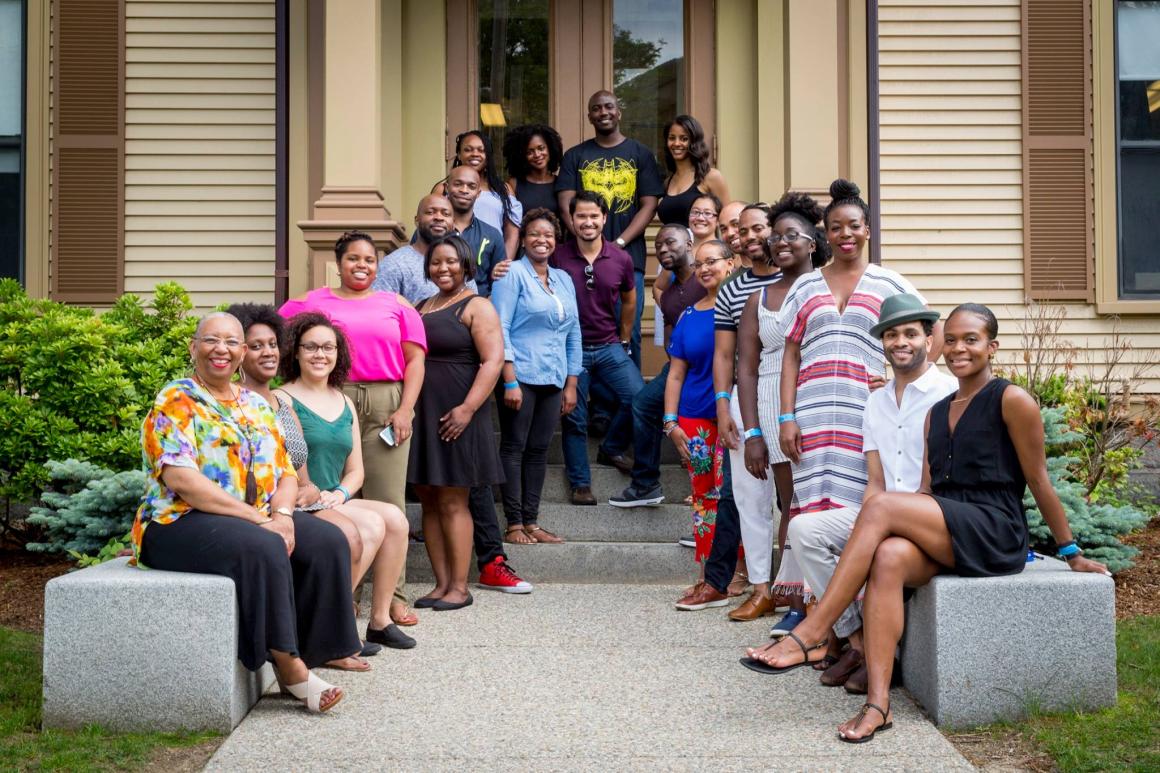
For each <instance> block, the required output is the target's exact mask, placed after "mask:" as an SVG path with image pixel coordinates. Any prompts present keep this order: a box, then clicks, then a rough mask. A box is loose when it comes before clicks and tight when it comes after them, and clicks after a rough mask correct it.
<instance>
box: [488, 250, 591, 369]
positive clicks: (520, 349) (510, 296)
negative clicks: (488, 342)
mask: <svg viewBox="0 0 1160 773" xmlns="http://www.w3.org/2000/svg"><path fill="white" fill-rule="evenodd" d="M548 286H549V287H551V289H552V292H550V293H549V292H548V290H547V289H545V287H544V284H543V282H541V281H540V278H539V277H538V276H537V275H536V271H535V269H533V268H532V266H531V263H530V261H529V259H527V258H523V259H521V260H517V261H513V262H512V267H511V270H510V271H509V272H508V274H507V276H505V277H504V278H503V279H501V280H499V281H498V282H496V283H495V284H494V285H492V290H491V302H492V303H493V304H495V310H496V311H497V312H499V323H500V326H501V327H502V328H503V358H504V360H506V361H508V362H511V363H512V364H513V365H514V366H515V369H516V379H517V380H519V381H520V382H521V383H524V384H538V385H547V384H553V385H555V386H558V387H563V386H564V381H565V379H566V378H567V377H568V376H579V375H580V371H581V369H582V357H583V352H582V350H581V344H580V312H579V311H578V309H577V308H576V289H575V287H574V286H573V285H572V278H571V277H570V276H568V275H567V274H566V273H564V272H563V271H561V270H560V269H558V268H551V267H549V268H548Z"/></svg>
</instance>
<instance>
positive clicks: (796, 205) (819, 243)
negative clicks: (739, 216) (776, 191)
mask: <svg viewBox="0 0 1160 773" xmlns="http://www.w3.org/2000/svg"><path fill="white" fill-rule="evenodd" d="M783 217H792V218H794V219H795V220H797V221H798V224H799V225H800V226H801V228H802V231H803V233H805V234H806V235H807V236H809V237H811V238H812V239H813V240H814V256H813V261H812V262H813V266H814V268H818V267H819V266H824V265H826V263H827V262H829V260H830V243H829V242H828V241H826V234H825V232H824V231H823V230H822V229H821V228H820V227H819V226H818V223H820V222H821V221H822V206H821V205H820V204H818V202H817V200H816V199H814V197H813V196H810V195H809V194H808V193H797V192H795V191H787V192H786V193H785V195H783V196H782V197H781V198H780V199H778V200H777V203H776V204H774V205H773V207H772V208H771V209H770V213H769V226H770V228H772V227H773V226H775V225H777V221H779V220H781V219H782V218H783ZM766 251H767V252H768V251H769V244H768V242H767V243H766Z"/></svg>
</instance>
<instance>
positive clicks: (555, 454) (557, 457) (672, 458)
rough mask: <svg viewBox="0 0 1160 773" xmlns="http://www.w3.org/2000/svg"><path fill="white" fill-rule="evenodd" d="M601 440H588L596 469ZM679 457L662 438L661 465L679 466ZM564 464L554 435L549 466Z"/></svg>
mask: <svg viewBox="0 0 1160 773" xmlns="http://www.w3.org/2000/svg"><path fill="white" fill-rule="evenodd" d="M495 442H496V447H497V448H498V447H499V433H496V438H495ZM600 443H601V439H600V438H591V437H590V438H588V462H589V464H591V465H592V467H593V468H594V469H595V467H596V466H597V465H596V451H597V450H598V449H599V448H600ZM632 454H633V451H632V447H631V445H630V446H629V448H628V449H627V450H626V451H625V455H626V456H628V457H629V458H632ZM678 460H679V457H678V456H677V449H676V447H675V446H674V445H673V444H672V442H671V441H670V440H669V439H668V438H666V437H663V436H662V437H661V464H662V465H664V464H677V462H678ZM563 463H564V447H563V445H562V441H561V435H560V433H559V432H557V433H556V434H554V435H552V441H551V442H550V443H549V444H548V464H563Z"/></svg>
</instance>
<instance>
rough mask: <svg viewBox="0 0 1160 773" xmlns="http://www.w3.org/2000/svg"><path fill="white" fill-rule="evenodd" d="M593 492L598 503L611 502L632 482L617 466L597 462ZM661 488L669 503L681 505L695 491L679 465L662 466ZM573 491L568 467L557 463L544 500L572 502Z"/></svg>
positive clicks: (547, 480)
mask: <svg viewBox="0 0 1160 773" xmlns="http://www.w3.org/2000/svg"><path fill="white" fill-rule="evenodd" d="M591 470H592V493H593V494H595V495H596V500H597V501H598V502H607V501H608V498H609V497H611V496H615V495H617V494H619V493H620V492H621V491H623V490H624V488H625V487H626V486H627V485H628V484H629V483H630V482H631V481H632V479H631V478H630V477H629V476H627V475H625V474H624V473H622V472H621V471H620V470H617V469H616V468H614V467H605V466H603V465H600V464H595V463H593V464H592V466H591ZM661 488H662V489H663V490H664V492H665V502H666V503H669V504H679V503H680V502H682V501H683V500H684V498H685V497H687V496H688V495H689V492H690V491H691V490H692V489H691V488H690V487H689V473H688V471H687V470H685V469H684V468H683V467H678V466H676V465H661ZM571 496H572V489H571V487H570V486H569V485H568V476H567V475H565V474H564V465H562V464H553V465H549V466H548V475H547V477H545V478H544V492H543V494H542V498H543V501H544V502H545V503H547V502H559V503H561V504H568V503H570V502H571V501H572V500H571Z"/></svg>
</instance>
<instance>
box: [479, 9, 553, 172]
mask: <svg viewBox="0 0 1160 773" xmlns="http://www.w3.org/2000/svg"><path fill="white" fill-rule="evenodd" d="M548 2H549V0H478V3H477V7H478V9H479V111H480V118H479V127H478V128H481V129H483V130H484V131H485V132H486V133H487V135H488V137H489V138H490V139H491V143H492V147H493V148H495V153H496V154H497V155H498V154H499V149H500V148H502V147H503V140H504V137H505V136H506V135H507V130H508V129H509V128H511V127H513V126H519V125H520V124H525V123H547V122H548V83H549V78H548V42H549V36H548ZM462 128H464V129H468V128H477V127H462ZM493 161H494V163H495V164H496V170H497V171H500V173H501V175H502V174H503V172H502V169H503V162H502V160H501V159H500V158H496V159H493Z"/></svg>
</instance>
